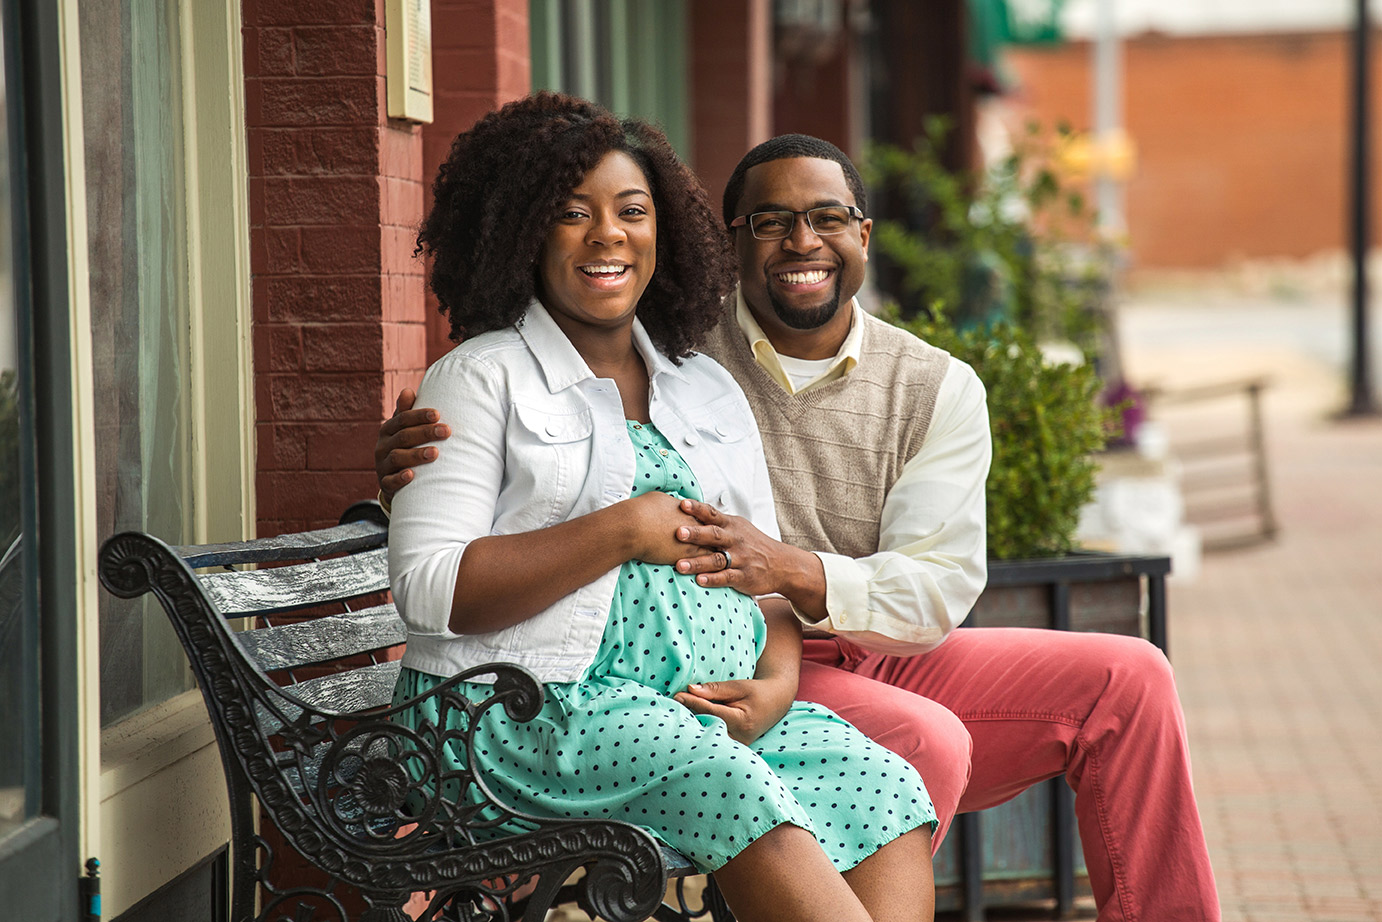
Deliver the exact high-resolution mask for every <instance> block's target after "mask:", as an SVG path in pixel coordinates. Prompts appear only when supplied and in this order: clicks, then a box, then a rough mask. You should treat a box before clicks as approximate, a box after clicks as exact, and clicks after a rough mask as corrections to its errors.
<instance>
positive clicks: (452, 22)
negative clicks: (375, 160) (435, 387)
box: [422, 0, 532, 362]
mask: <svg viewBox="0 0 1382 922" xmlns="http://www.w3.org/2000/svg"><path fill="white" fill-rule="evenodd" d="M528 47H529V46H528V0H485V2H476V0H432V72H433V74H434V77H433V80H434V86H433V91H434V96H433V121H432V124H430V125H427V126H426V127H424V128H423V130H422V175H423V178H424V182H425V185H426V190H427V195H426V199H427V201H426V206H427V207H429V208H430V207H431V204H432V202H431V186H432V180H433V179H435V178H436V175H437V169H438V167H440V166H441V163H442V161H443V160H445V159H446V154H447V151H449V150H450V149H451V140H452V139H453V138H455V137H456V135H457V134H459V133H460V132H462V131H465V130H466V129H467V128H469V127H470V126H471V125H473V124H475V122H476V121H477V120H478V119H479V118H480V116H482V115H484V114H485V113H486V112H489V111H491V110H492V109H497V108H498V107H499V106H502V105H503V104H504V103H506V102H509V101H511V100H514V99H517V98H518V97H520V96H523V95H525V94H527V93H528V90H529V87H530V86H531V85H532V67H531V61H530V56H529V50H528ZM450 334H451V326H450V324H449V323H448V322H447V320H446V318H445V317H443V316H442V315H441V314H440V313H438V311H437V301H436V298H435V297H433V295H432V293H431V292H430V291H429V292H427V361H428V362H432V361H435V360H436V359H438V358H440V357H441V356H442V355H444V354H445V353H446V352H447V351H448V350H449V349H451V347H452V346H453V345H455V343H453V342H451V340H450V338H449V337H450Z"/></svg>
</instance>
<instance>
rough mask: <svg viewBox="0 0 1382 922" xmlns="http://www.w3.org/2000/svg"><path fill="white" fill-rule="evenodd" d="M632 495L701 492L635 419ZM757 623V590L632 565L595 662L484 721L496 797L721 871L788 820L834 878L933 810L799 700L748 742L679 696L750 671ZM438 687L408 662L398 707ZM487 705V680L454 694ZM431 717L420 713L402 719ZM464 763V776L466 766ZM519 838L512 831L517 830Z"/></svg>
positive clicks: (916, 781) (878, 753)
mask: <svg viewBox="0 0 1382 922" xmlns="http://www.w3.org/2000/svg"><path fill="white" fill-rule="evenodd" d="M629 435H630V437H631V438H632V439H633V443H634V446H635V448H636V457H637V461H638V468H637V474H636V476H635V486H634V490H633V493H634V495H638V494H640V493H644V492H647V491H650V490H662V491H664V492H667V493H671V494H674V495H680V496H685V497H689V498H692V499H700V497H701V494H700V488H699V486H698V485H697V483H696V480H695V477H694V475H693V474H692V473H691V470H690V468H689V467H687V466H686V464H685V462H684V461H683V460H682V459H681V457H680V455H678V454H677V452H676V450H675V449H673V448H672V446H671V445H670V444H669V443H668V442H667V441H666V440H665V439H664V438H663V437H662V435H661V433H659V432H658V431H657V430H656V429H655V428H653V427H652V426H651V425H649V424H647V423H632V422H630V423H629ZM765 634H766V630H765V626H764V623H763V616H762V614H761V613H760V612H759V611H758V606H757V605H756V604H754V602H753V600H752V599H750V598H749V597H748V596H744V595H741V594H740V593H738V592H735V591H733V590H728V589H705V588H702V587H700V586H697V585H696V583H695V580H694V579H691V578H689V577H686V576H683V575H681V574H678V573H676V572H675V570H673V568H672V567H669V566H661V565H651V564H645V563H642V562H641V561H630V562H629V563H627V564H625V565H624V566H623V568H622V569H621V570H620V574H619V589H618V591H617V593H616V595H615V598H614V601H613V603H612V604H611V606H610V615H609V621H608V623H607V624H606V626H605V633H604V637H603V639H602V641H601V644H600V649H599V651H598V652H597V653H596V656H595V661H594V662H593V663H592V664H591V667H590V669H589V671H588V674H587V676H586V678H585V679H584V680H582V681H579V682H570V683H549V684H548V685H547V702H546V703H545V704H544V705H543V708H542V712H541V713H540V714H539V715H538V716H537V717H536V718H535V719H534V720H532V721H531V722H529V723H527V724H513V723H511V722H509V721H508V720H506V719H504V717H503V715H502V710H501V709H498V708H492V709H490V710H489V711H488V712H486V714H485V717H484V720H483V721H482V725H481V728H480V731H479V732H478V733H477V735H476V757H477V760H478V761H479V762H480V763H481V767H482V768H484V769H485V770H486V771H487V780H488V783H489V785H490V787H491V789H492V790H494V791H495V793H496V794H497V795H498V796H499V797H500V798H501V799H503V800H504V801H505V802H507V803H509V804H511V805H512V806H514V807H516V808H517V809H519V810H522V811H524V812H528V813H533V814H538V815H544V816H551V817H560V818H565V817H572V818H585V817H591V818H595V817H599V818H608V819H620V820H625V821H627V822H631V823H635V824H637V825H639V826H642V827H644V828H646V829H648V830H649V831H651V832H652V833H653V834H654V835H656V836H657V837H658V838H660V839H661V840H662V841H664V842H666V843H667V844H669V845H671V846H672V847H673V848H675V849H676V850H677V851H679V852H681V853H682V854H683V855H685V856H686V857H687V858H688V859H690V860H691V861H692V862H693V863H694V864H695V865H696V866H697V867H698V868H700V869H701V870H702V871H713V870H714V869H716V868H718V867H720V866H721V865H722V864H724V863H725V862H726V861H728V860H729V859H730V858H732V857H734V856H735V855H736V854H738V853H739V851H741V850H742V849H743V848H744V847H745V846H746V845H748V844H749V843H750V842H752V841H753V840H754V839H756V838H757V837H758V836H760V835H762V834H763V833H765V832H767V831H768V830H769V829H772V828H773V827H774V826H777V825H779V824H781V823H793V824H795V825H797V826H801V827H802V828H804V829H808V830H810V831H811V832H812V833H813V834H814V835H815V836H816V838H817V839H818V840H819V841H820V843H821V846H822V848H823V849H824V850H825V853H826V854H827V855H828V856H829V857H830V859H831V861H832V862H833V863H834V864H835V866H836V867H837V868H839V869H840V870H847V869H848V868H851V867H853V866H854V865H856V864H858V863H859V862H860V861H862V860H863V859H864V858H866V857H868V856H869V855H871V854H872V853H873V852H874V851H876V850H877V849H878V848H879V847H880V846H882V845H884V844H886V843H887V842H889V841H891V840H892V839H894V838H896V837H897V836H899V835H901V834H903V833H904V832H907V831H909V830H911V829H914V828H916V827H918V826H921V825H923V824H928V823H929V824H932V828H933V829H934V823H935V813H934V811H933V810H932V808H931V801H930V798H929V797H928V796H927V794H926V790H925V788H924V787H923V786H922V783H921V779H920V777H918V775H917V773H916V771H915V770H914V769H913V768H912V767H911V766H910V765H908V764H907V763H906V762H904V761H903V760H902V759H901V758H899V757H897V756H895V755H893V754H892V753H891V752H889V751H887V750H886V749H883V748H882V747H880V746H877V745H875V744H874V743H873V742H871V741H870V740H869V739H867V738H866V737H865V736H864V735H863V734H862V733H860V732H859V731H858V730H856V729H854V727H852V726H850V725H849V724H848V723H845V722H844V721H843V720H841V719H840V718H838V717H836V716H835V715H834V714H832V713H830V712H829V711H828V710H826V709H825V708H822V707H820V706H818V705H814V704H807V703H805V702H801V701H798V702H796V703H795V704H794V705H793V706H792V709H791V710H790V711H789V712H788V713H787V715H786V716H785V717H784V718H783V719H782V720H781V721H779V722H778V723H777V724H776V725H774V726H773V727H771V728H769V730H768V731H767V732H766V733H764V734H763V736H761V737H759V739H757V740H756V741H755V742H754V743H753V744H752V745H751V746H743V745H741V744H739V743H737V742H735V741H734V740H733V739H731V738H730V736H729V734H728V732H727V731H726V728H725V724H724V722H723V721H721V720H719V719H718V718H715V717H707V716H700V715H696V714H694V713H692V712H691V711H689V710H687V709H686V708H685V707H683V706H682V705H681V704H678V703H677V702H676V701H675V700H673V699H672V698H671V697H670V696H671V695H673V694H675V693H677V692H679V691H682V690H683V689H684V688H685V687H686V686H687V685H688V684H691V683H693V682H710V681H719V680H725V679H735V678H747V677H750V676H752V675H753V671H754V665H755V663H756V662H757V660H758V656H759V654H760V653H761V652H762V646H763V643H764V639H765ZM441 681H442V679H441V678H439V677H436V676H432V675H428V674H426V673H422V672H418V671H416V670H412V669H404V670H403V673H402V675H401V676H400V678H399V686H398V690H397V693H396V698H397V700H399V701H401V700H403V699H404V698H407V697H412V696H414V695H417V694H421V693H423V692H425V691H427V690H428V689H430V688H432V687H433V686H435V685H437V684H438V683H440V682H441ZM460 688H461V689H462V690H468V692H469V693H470V694H471V695H472V696H474V697H483V696H484V695H485V694H487V692H488V688H487V687H486V686H476V685H471V686H469V687H468V686H465V685H462V686H460ZM423 716H428V717H430V718H431V719H432V720H436V718H437V715H436V713H435V712H433V713H432V714H430V715H427V714H419V713H414V714H411V715H409V719H407V721H406V722H409V723H412V722H414V721H416V720H417V719H419V718H420V717H423ZM454 755H455V764H454V765H453V767H454V768H460V767H461V766H462V765H463V764H464V761H463V758H462V754H461V753H459V752H457V753H455V754H454ZM512 831H518V830H517V829H516V828H515V829H514V830H512Z"/></svg>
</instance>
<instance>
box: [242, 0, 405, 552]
mask: <svg viewBox="0 0 1382 922" xmlns="http://www.w3.org/2000/svg"><path fill="white" fill-rule="evenodd" d="M243 11H244V51H245V108H246V121H247V123H248V134H249V156H250V177H249V187H250V224H251V228H250V245H251V269H252V272H253V298H254V362H255V404H256V418H257V421H258V426H257V436H258V448H259V459H258V476H257V479H256V490H257V494H258V507H259V522H258V529H259V533H260V534H262V535H269V534H276V533H279V532H281V531H284V530H289V529H298V528H303V527H307V526H313V525H319V524H323V523H325V522H328V521H334V517H335V516H336V515H337V514H339V512H340V511H341V510H342V509H344V508H345V506H346V505H347V504H348V503H349V502H351V501H353V500H356V499H361V498H365V497H370V496H373V495H374V493H375V489H376V488H375V479H374V473H373V467H374V465H373V453H372V449H373V446H374V439H375V434H376V432H377V430H378V426H379V421H380V419H381V418H383V416H384V415H386V414H387V413H388V412H390V411H391V410H392V406H393V397H394V394H395V393H396V392H397V390H398V388H399V387H400V386H402V385H403V384H404V383H408V384H414V383H416V381H417V379H418V376H419V374H420V372H421V371H422V368H423V365H424V360H425V356H424V338H425V337H424V326H423V312H424V307H423V296H422V292H423V277H422V267H421V264H420V263H419V262H418V261H417V260H415V259H413V258H412V250H413V239H414V236H415V234H416V226H417V223H418V222H419V221H420V219H421V215H422V190H423V185H422V131H421V129H420V128H418V127H417V126H415V125H412V124H410V123H407V122H398V121H391V120H390V119H389V118H388V117H387V106H386V98H387V96H386V88H385V83H384V20H383V16H384V5H383V3H382V0H334V2H331V3H284V2H281V0H244V6H243Z"/></svg>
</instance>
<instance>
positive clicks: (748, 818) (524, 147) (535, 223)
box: [389, 94, 935, 922]
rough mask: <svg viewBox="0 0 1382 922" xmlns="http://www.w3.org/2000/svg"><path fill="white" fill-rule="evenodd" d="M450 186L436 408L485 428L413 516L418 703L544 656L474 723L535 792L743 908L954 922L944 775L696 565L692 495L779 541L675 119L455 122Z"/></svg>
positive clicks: (517, 106) (558, 106)
mask: <svg viewBox="0 0 1382 922" xmlns="http://www.w3.org/2000/svg"><path fill="white" fill-rule="evenodd" d="M434 196H435V201H434V203H433V207H432V210H431V212H430V213H429V216H428V218H427V220H426V222H425V223H424V225H423V228H422V231H421V233H420V234H419V237H418V242H419V249H420V250H421V251H423V252H425V253H426V254H427V255H428V256H429V257H430V258H431V265H432V269H431V272H432V277H431V284H432V289H433V291H435V292H436V295H437V298H438V300H439V302H440V305H441V308H442V310H443V311H444V312H445V313H446V314H447V316H448V318H449V319H450V323H451V329H452V338H453V339H455V340H457V341H459V342H460V343H461V344H460V345H459V346H457V347H456V348H455V349H454V350H452V351H451V352H450V353H449V354H447V355H446V356H445V357H443V358H442V359H441V360H440V361H438V362H437V363H436V364H435V365H433V366H432V367H431V368H429V369H428V371H427V374H426V376H425V377H424V379H423V383H422V385H421V388H420V391H419V395H418V399H419V402H420V403H421V405H424V406H430V407H435V408H437V409H438V410H439V411H440V413H441V418H443V419H445V420H447V421H448V422H449V423H451V424H452V425H453V427H454V428H455V429H456V431H458V432H459V433H460V435H459V436H458V437H457V438H456V439H453V440H452V442H451V443H450V444H449V445H448V447H447V450H446V451H445V452H442V453H441V456H440V458H439V459H438V460H437V461H436V462H435V463H433V464H430V465H426V466H424V467H422V468H419V469H418V471H417V475H416V481H415V484H414V485H413V486H412V487H411V488H410V489H408V490H405V491H403V492H402V493H400V494H399V495H398V498H397V501H396V503H395V505H394V508H393V524H392V526H391V533H390V543H389V553H390V575H391V580H392V585H393V591H394V594H395V598H396V600H397V602H398V605H399V609H400V611H401V612H402V614H403V617H404V620H405V621H406V622H407V624H408V629H409V632H408V646H407V652H406V653H405V655H404V660H403V665H404V669H403V671H402V674H401V676H400V679H399V687H398V690H397V695H398V699H399V700H400V701H401V700H403V699H406V698H411V697H413V696H415V695H418V694H421V693H423V692H425V691H427V690H428V689H430V688H432V687H434V686H435V685H437V684H439V683H440V682H442V681H444V680H445V679H447V678H448V677H450V676H453V675H455V674H456V673H457V672H460V671H461V670H464V669H466V668H469V667H471V666H475V665H479V664H482V663H486V662H491V661H494V660H508V661H511V662H517V663H520V664H522V665H524V666H527V667H528V668H529V669H531V670H532V671H533V672H534V673H535V674H536V675H537V677H538V678H539V679H540V680H542V681H543V682H544V683H545V691H546V702H545V704H544V705H543V708H542V711H541V713H540V714H539V715H538V717H537V718H536V719H534V720H532V721H531V722H528V723H514V722H511V721H509V720H508V719H507V718H506V717H505V716H504V715H503V713H502V711H501V709H497V708H496V709H491V710H489V711H488V712H486V713H485V715H484V718H483V719H482V722H481V726H480V728H479V731H478V732H477V736H476V753H477V759H479V760H480V762H481V763H482V764H481V765H480V768H482V769H483V770H484V771H485V772H486V773H487V778H488V780H489V784H490V787H491V788H492V789H493V790H494V791H495V792H496V793H497V794H498V796H499V797H500V798H501V799H503V800H505V801H506V802H508V803H509V804H511V805H512V806H514V807H515V808H517V809H520V810H523V811H526V812H529V813H535V814H541V815H546V816H551V817H559V818H565V817H598V818H607V819H618V820H624V821H627V822H630V823H634V824H637V825H639V826H642V827H644V828H646V829H648V830H649V831H651V832H652V833H653V834H654V835H655V836H657V837H658V838H660V839H661V840H662V841H664V842H666V843H667V844H669V845H671V846H672V847H673V848H675V849H677V850H678V851H679V852H681V853H682V854H684V855H686V856H687V858H689V859H690V860H691V861H692V862H694V863H695V864H696V865H697V867H699V868H700V869H702V870H704V871H707V872H712V871H713V872H714V873H715V877H716V880H717V882H718V883H719V885H720V888H721V891H722V892H723V894H724V896H725V898H726V900H727V902H728V903H729V905H730V907H731V908H732V909H733V910H734V912H735V914H736V915H737V917H738V918H739V919H740V920H742V922H758V920H770V919H793V920H817V919H819V920H822V922H824V920H830V922H839V920H857V922H864V920H869V919H872V920H873V922H882V920H898V922H901V920H909V922H915V920H925V919H930V918H932V915H933V906H934V894H933V887H932V881H931V864H930V842H929V837H930V833H931V831H932V829H933V825H934V820H935V816H934V813H933V812H932V809H931V804H930V800H929V798H928V797H927V795H926V792H925V789H924V787H923V786H922V783H921V779H920V777H919V776H918V775H917V774H916V772H915V771H914V770H913V769H912V768H911V767H910V766H908V765H907V764H906V763H905V762H903V761H902V760H901V759H900V758H898V757H896V756H894V755H892V754H891V753H889V752H887V751H886V750H884V749H882V748H881V747H878V746H876V745H875V744H873V743H871V742H870V741H869V740H867V739H866V738H865V737H864V736H863V735H862V734H861V733H859V732H858V731H857V730H855V729H854V728H853V727H851V726H850V725H849V724H847V723H845V722H844V721H842V720H840V719H839V718H838V717H836V716H834V715H833V714H831V713H830V712H829V711H827V710H825V709H823V708H821V707H819V706H816V705H811V704H806V703H803V702H794V701H793V700H792V699H793V698H794V696H795V693H796V684H797V670H798V666H799V663H800V649H801V639H800V631H799V627H798V623H797V621H796V619H795V617H794V616H793V614H792V613H791V611H790V607H789V606H788V605H787V604H786V603H785V601H783V600H781V599H772V598H768V599H763V600H761V608H760V602H759V601H756V600H755V599H753V598H751V597H748V596H745V595H742V594H740V593H738V592H736V591H734V590H731V589H709V588H705V587H701V586H698V585H697V584H696V582H695V579H694V578H693V577H690V576H684V575H681V574H678V573H677V572H676V571H675V569H674V568H673V567H672V566H671V564H673V563H674V562H675V561H676V560H678V559H680V558H683V557H685V556H687V555H688V553H692V552H693V551H692V550H691V549H689V548H688V547H687V546H686V545H683V544H681V543H679V542H677V541H676V540H675V537H674V536H675V533H676V529H677V528H678V527H679V526H680V525H683V524H687V525H691V524H695V523H694V521H693V520H692V519H691V518H690V517H689V516H687V515H686V514H685V513H683V512H682V511H681V509H680V505H679V504H680V501H681V500H682V499H698V500H705V501H707V502H711V503H714V504H716V505H717V506H719V507H721V508H723V509H725V510H727V511H729V512H733V513H735V514H739V515H744V516H747V517H749V518H751V519H752V520H753V521H754V523H755V524H756V525H757V526H758V527H759V528H761V529H762V530H764V531H765V532H768V533H769V534H774V535H775V534H776V533H777V526H776V522H775V520H774V515H773V502H772V496H771V493H770V488H769V485H768V475H767V469H766V466H765V463H764V460H763V454H762V447H761V443H760V441H759V437H758V433H757V430H756V428H755V426H754V422H753V416H752V414H751V412H750V410H749V407H748V404H747V402H746V400H745V399H744V396H743V394H742V393H741V392H740V390H739V388H738V386H737V385H736V384H735V383H734V381H733V379H732V378H731V377H730V376H729V374H728V373H727V372H725V371H724V369H722V368H721V367H720V366H718V365H717V364H715V363H714V362H713V361H711V360H710V359H708V358H706V357H705V356H702V355H698V354H696V353H695V352H694V348H695V346H696V344H697V342H698V341H699V338H700V337H701V336H702V335H703V334H704V333H705V332H706V331H707V330H708V329H709V328H710V327H711V326H713V324H714V323H715V322H716V320H717V319H718V318H719V316H720V314H721V308H720V301H721V298H722V297H723V296H724V295H725V294H726V293H727V292H728V291H729V290H730V288H731V287H732V283H733V279H732V268H731V263H730V259H729V253H728V249H727V244H726V242H725V241H724V239H723V236H722V232H721V231H720V229H719V228H718V226H717V224H716V222H715V219H714V216H713V212H712V210H711V209H710V207H709V205H708V201H707V198H706V195H705V193H704V190H703V189H702V188H701V187H700V185H699V184H698V183H697V181H696V180H695V178H694V176H693V175H692V174H691V173H690V171H689V170H688V169H687V168H686V167H685V166H684V165H683V164H681V163H680V162H679V161H678V160H677V158H676V156H675V155H674V154H673V153H672V151H671V148H670V147H669V146H668V144H667V142H666V139H665V138H664V137H663V136H662V135H661V133H659V132H658V131H656V130H655V129H653V128H651V127H650V126H648V125H646V124H643V123H641V122H637V121H620V120H619V119H617V118H615V117H614V116H612V115H611V114H610V113H608V112H606V111H604V110H603V109H600V108H599V107H597V106H595V105H593V104H591V103H588V102H585V101H582V100H577V99H574V98H571V97H566V96H559V95H554V94H538V95H536V96H533V97H530V98H527V99H524V100H520V101H518V102H516V103H511V104H510V105H508V106H505V107H504V108H503V109H501V110H499V111H498V112H495V113H491V114H490V115H488V116H486V117H485V118H484V119H482V120H481V121H480V122H479V123H477V124H476V126H475V127H474V128H472V129H471V130H469V131H467V132H464V133H462V134H461V135H460V136H458V137H457V138H456V141H455V143H454V144H453V146H452V149H451V153H450V156H449V157H448V159H447V161H446V162H445V163H444V164H443V165H442V168H441V172H440V174H439V176H438V178H437V181H436V184H435V187H434ZM709 553H712V554H715V555H717V561H718V562H720V563H723V565H724V566H726V567H728V566H731V565H732V561H731V560H730V559H729V555H728V554H727V553H725V552H722V551H711V552H709ZM482 690H483V689H480V691H482ZM418 710H419V711H421V710H423V708H419V709H418ZM437 718H438V715H437V714H435V713H432V714H427V713H416V712H415V713H414V714H413V719H415V720H421V719H431V720H434V721H435V720H436V719H437ZM460 758H461V756H460V754H458V755H457V760H458V763H459V761H460Z"/></svg>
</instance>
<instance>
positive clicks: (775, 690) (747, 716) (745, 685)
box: [672, 677, 797, 746]
mask: <svg viewBox="0 0 1382 922" xmlns="http://www.w3.org/2000/svg"><path fill="white" fill-rule="evenodd" d="M796 693H797V682H796V678H795V677H792V678H791V679H790V680H787V679H785V678H781V677H779V678H767V679H735V680H733V681H729V682H705V683H703V684H700V685H688V686H687V687H686V691H684V692H678V693H677V694H676V695H673V696H672V697H674V698H675V699H676V700H677V701H679V702H681V704H682V705H684V706H685V707H686V708H687V709H689V710H691V711H694V712H695V713H697V714H709V715H710V716H712V717H718V718H720V719H721V720H723V721H724V722H725V725H726V727H728V728H729V735H730V737H731V738H733V739H734V740H735V741H737V742H740V743H743V744H744V745H745V746H747V745H748V744H749V743H752V742H753V741H754V740H756V739H758V738H759V737H760V736H762V735H763V734H764V733H765V732H767V730H768V728H769V727H771V726H772V725H773V724H775V723H777V722H778V721H779V720H781V719H782V717H783V715H785V714H786V713H787V711H788V710H789V709H790V708H791V707H792V699H793V698H794V697H795V696H796Z"/></svg>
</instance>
